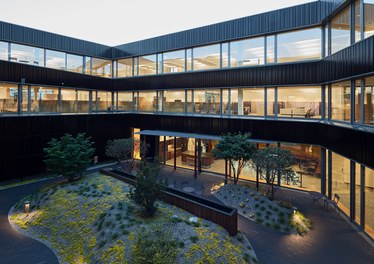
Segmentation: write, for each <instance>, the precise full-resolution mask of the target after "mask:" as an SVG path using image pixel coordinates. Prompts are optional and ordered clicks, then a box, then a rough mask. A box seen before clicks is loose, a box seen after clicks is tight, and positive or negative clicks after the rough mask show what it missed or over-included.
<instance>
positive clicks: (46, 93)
mask: <svg viewBox="0 0 374 264" xmlns="http://www.w3.org/2000/svg"><path fill="white" fill-rule="evenodd" d="M31 112H35V113H39V112H40V113H45V112H49V113H56V112H58V88H53V87H40V86H32V87H31Z"/></svg>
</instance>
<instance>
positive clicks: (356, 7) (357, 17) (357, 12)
mask: <svg viewBox="0 0 374 264" xmlns="http://www.w3.org/2000/svg"><path fill="white" fill-rule="evenodd" d="M360 2H361V0H356V1H355V4H354V11H355V14H354V16H355V25H354V31H355V42H357V41H360V40H361V23H360V19H361V10H360Z"/></svg>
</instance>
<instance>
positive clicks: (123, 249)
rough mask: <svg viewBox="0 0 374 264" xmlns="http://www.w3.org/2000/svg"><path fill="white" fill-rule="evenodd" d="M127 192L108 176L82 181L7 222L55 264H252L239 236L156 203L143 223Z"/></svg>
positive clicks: (18, 209)
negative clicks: (49, 252) (45, 248)
mask: <svg viewBox="0 0 374 264" xmlns="http://www.w3.org/2000/svg"><path fill="white" fill-rule="evenodd" d="M128 193H129V186H128V185H127V184H125V183H123V182H121V181H118V180H115V179H113V178H111V177H108V176H103V175H100V174H93V175H89V176H86V177H84V178H83V179H81V180H79V181H77V182H73V183H69V184H63V185H59V186H55V187H53V188H49V189H46V190H43V191H40V192H38V193H36V194H35V195H32V196H30V197H26V198H25V199H27V200H30V201H31V212H30V213H28V214H26V213H23V211H22V210H23V202H24V200H25V199H24V200H22V201H20V202H19V203H17V204H16V205H15V206H14V207H13V209H12V210H11V212H10V215H9V220H10V221H11V223H12V224H13V226H14V227H15V228H17V229H18V230H19V231H20V232H21V233H23V234H26V235H28V236H30V237H33V238H36V239H39V240H42V241H43V242H44V243H46V244H47V245H49V246H50V247H51V248H52V249H53V250H54V252H55V253H56V255H57V257H58V258H59V260H60V262H61V263H84V262H86V263H197V262H200V263H256V262H257V259H256V257H255V254H254V252H253V250H252V247H251V246H250V244H249V242H248V241H247V240H246V239H245V237H244V236H243V235H242V234H240V233H239V234H238V235H237V236H235V237H230V236H229V235H228V233H227V232H226V231H225V230H224V229H222V228H221V227H220V226H217V225H216V224H213V223H211V222H209V221H205V220H202V219H198V218H196V217H194V216H193V215H191V214H189V213H187V212H185V211H183V210H181V209H178V208H176V207H173V206H170V205H168V204H164V203H161V202H159V203H158V211H157V212H156V215H155V216H154V217H153V218H149V219H143V218H142V217H140V213H139V212H140V210H139V209H138V208H137V207H136V206H135V205H134V204H133V202H132V201H130V199H129V198H128Z"/></svg>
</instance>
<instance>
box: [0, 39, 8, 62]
mask: <svg viewBox="0 0 374 264" xmlns="http://www.w3.org/2000/svg"><path fill="white" fill-rule="evenodd" d="M8 50H9V44H8V42H3V41H0V60H5V61H7V60H8V56H9V52H8Z"/></svg>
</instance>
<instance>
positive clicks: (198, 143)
mask: <svg viewBox="0 0 374 264" xmlns="http://www.w3.org/2000/svg"><path fill="white" fill-rule="evenodd" d="M197 169H198V172H199V174H200V173H201V139H198V141H197Z"/></svg>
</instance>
